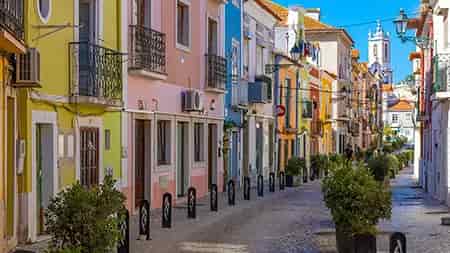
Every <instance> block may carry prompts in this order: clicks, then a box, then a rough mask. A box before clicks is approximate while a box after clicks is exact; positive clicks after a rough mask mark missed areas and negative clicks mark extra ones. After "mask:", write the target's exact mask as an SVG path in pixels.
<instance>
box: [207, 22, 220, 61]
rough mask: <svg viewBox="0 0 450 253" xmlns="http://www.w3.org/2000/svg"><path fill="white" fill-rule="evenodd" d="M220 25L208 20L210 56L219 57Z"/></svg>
mask: <svg viewBox="0 0 450 253" xmlns="http://www.w3.org/2000/svg"><path fill="white" fill-rule="evenodd" d="M217 31H218V24H217V21H216V20H214V19H212V18H208V54H210V55H218V53H217V52H218V48H219V45H218V39H217V38H218V32H217Z"/></svg>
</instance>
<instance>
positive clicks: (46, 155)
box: [36, 124, 55, 235]
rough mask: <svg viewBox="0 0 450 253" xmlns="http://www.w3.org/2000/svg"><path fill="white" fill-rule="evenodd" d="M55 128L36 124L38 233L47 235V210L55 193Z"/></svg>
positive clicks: (49, 125)
mask: <svg viewBox="0 0 450 253" xmlns="http://www.w3.org/2000/svg"><path fill="white" fill-rule="evenodd" d="M53 156H54V152H53V126H52V125H51V124H36V177H37V179H36V187H37V188H36V203H37V208H36V211H37V214H36V215H37V216H36V218H37V219H36V220H37V222H36V231H37V235H42V234H45V210H46V209H47V207H48V205H49V204H50V200H51V199H52V197H53V192H54V187H55V186H54V185H53V183H54V181H53V179H54V173H55V170H54V169H55V168H53V160H54V157H53Z"/></svg>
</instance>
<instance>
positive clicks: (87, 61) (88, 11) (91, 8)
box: [78, 0, 100, 96]
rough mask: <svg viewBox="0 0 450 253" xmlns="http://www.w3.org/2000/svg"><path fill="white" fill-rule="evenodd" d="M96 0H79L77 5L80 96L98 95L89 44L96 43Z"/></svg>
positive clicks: (92, 56)
mask: <svg viewBox="0 0 450 253" xmlns="http://www.w3.org/2000/svg"><path fill="white" fill-rule="evenodd" d="M96 12H97V11H96V0H80V3H79V23H80V28H79V41H80V44H79V45H78V46H79V48H78V50H79V51H78V57H79V59H78V61H79V88H78V89H79V93H80V95H82V96H98V95H100V94H99V93H100V87H95V85H94V83H95V82H96V80H95V65H96V57H95V55H94V54H95V52H94V50H93V49H92V48H91V44H96V41H97V15H96Z"/></svg>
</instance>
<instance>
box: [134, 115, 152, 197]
mask: <svg viewBox="0 0 450 253" xmlns="http://www.w3.org/2000/svg"><path fill="white" fill-rule="evenodd" d="M134 143H135V154H134V159H135V161H134V166H135V175H134V180H135V181H134V182H135V193H134V194H135V195H134V198H135V199H134V200H135V202H134V203H135V205H136V206H139V203H140V202H141V201H142V200H148V201H150V200H151V197H150V196H151V169H150V164H151V163H150V161H151V159H150V158H151V151H150V147H151V145H150V143H151V130H150V121H149V120H136V121H135V142H134Z"/></svg>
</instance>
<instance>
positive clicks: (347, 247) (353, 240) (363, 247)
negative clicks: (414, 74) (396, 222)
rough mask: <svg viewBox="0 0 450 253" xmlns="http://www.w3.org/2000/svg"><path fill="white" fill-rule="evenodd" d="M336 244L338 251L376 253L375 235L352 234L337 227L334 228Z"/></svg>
mask: <svg viewBox="0 0 450 253" xmlns="http://www.w3.org/2000/svg"><path fill="white" fill-rule="evenodd" d="M336 246H337V250H338V252H339V253H377V239H376V236H374V235H356V236H352V235H351V234H348V233H343V232H342V231H340V230H339V229H337V230H336Z"/></svg>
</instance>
